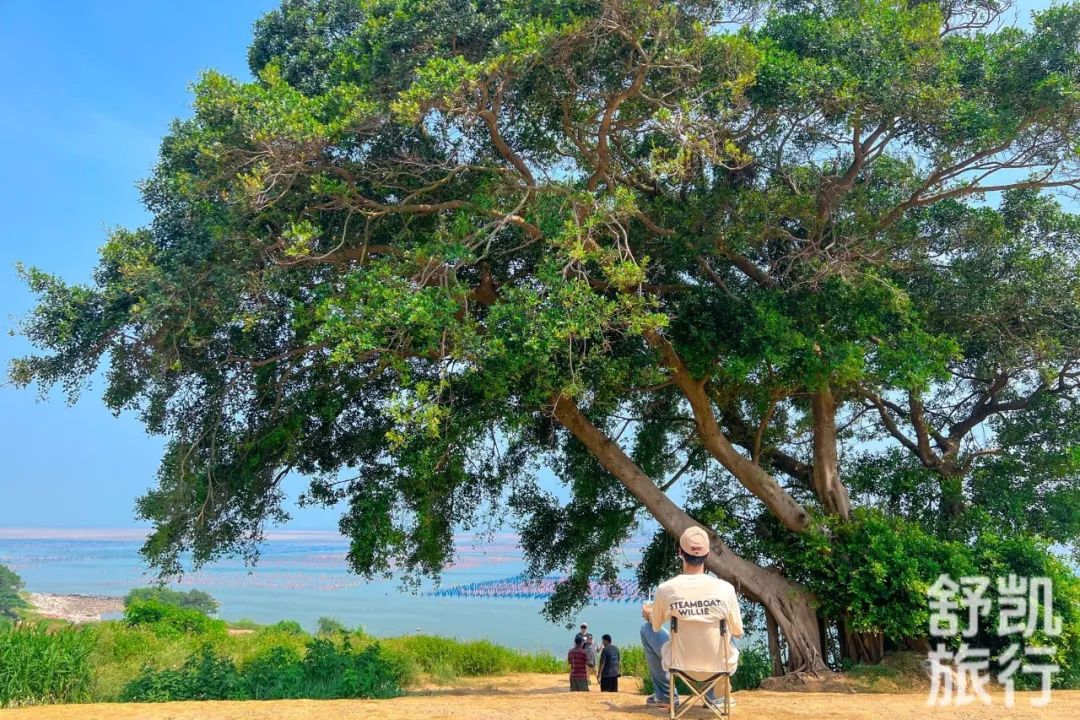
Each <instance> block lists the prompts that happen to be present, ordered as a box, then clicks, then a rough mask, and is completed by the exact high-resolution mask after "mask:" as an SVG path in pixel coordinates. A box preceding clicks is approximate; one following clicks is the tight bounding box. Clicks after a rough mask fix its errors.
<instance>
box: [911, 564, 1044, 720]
mask: <svg viewBox="0 0 1080 720" xmlns="http://www.w3.org/2000/svg"><path fill="white" fill-rule="evenodd" d="M994 586H995V588H996V590H997V592H996V594H994V597H990V595H989V594H988V592H987V591H988V590H989V589H990V587H991V580H990V578H987V577H962V578H960V581H959V582H957V581H955V580H954V579H953V578H952V577H950V576H948V575H941V576H939V577H938V579H937V581H936V582H935V583H934V584H933V585H932V586H931V587H930V589H929V591H928V592H927V595H928V597H929V600H930V636H931V637H933V638H936V639H937V640H938V642H937V643H936V644H935V645H934V646H933V648H932V649H931V650H930V654H929V664H930V695H929V697H928V698H927V704H928V705H931V706H941V705H953V704H956V705H966V704H968V703H973V702H975V701H976V700H978V701H979V702H982V703H984V704H991V703H992V702H993V699H992V698H991V696H990V693H989V692H988V690H987V688H988V686H989V685H990V684H991V682H995V683H996V684H997V685H998V686H999V687H1001V688H1003V689H1004V694H1005V705H1006V707H1012V705H1013V702H1014V699H1015V696H1014V691H1015V688H1016V684H1017V681H1018V679H1019V678H1021V677H1024V678H1030V681H1029V682H1028V683H1026V684H1028V685H1031V684H1032V683H1031V681H1035V682H1037V685H1038V687H1039V688H1040V689H1041V693H1040V695H1039V696H1038V697H1037V698H1033V699H1032V700H1031V704H1032V705H1033V706H1035V707H1042V706H1044V705H1046V704H1047V703H1049V702H1050V685H1051V682H1052V677H1053V675H1054V673H1056V672H1057V671H1058V670H1059V669H1060V668H1059V666H1058V665H1057V664H1056V663H1055V662H1054V661H1053V660H1054V655H1055V653H1056V651H1057V648H1056V647H1055V645H1054V644H1053V639H1054V638H1056V637H1059V636H1060V635H1061V631H1062V625H1061V618H1060V617H1057V616H1055V615H1054V602H1053V600H1054V586H1053V583H1052V582H1051V580H1050V578H1047V577H1031V578H1028V577H1018V576H1016V575H1008V576H1007V577H1002V578H998V579H997V581H996V583H994ZM995 600H996V602H995ZM984 623H986V624H987V625H989V626H990V627H986V625H984Z"/></svg>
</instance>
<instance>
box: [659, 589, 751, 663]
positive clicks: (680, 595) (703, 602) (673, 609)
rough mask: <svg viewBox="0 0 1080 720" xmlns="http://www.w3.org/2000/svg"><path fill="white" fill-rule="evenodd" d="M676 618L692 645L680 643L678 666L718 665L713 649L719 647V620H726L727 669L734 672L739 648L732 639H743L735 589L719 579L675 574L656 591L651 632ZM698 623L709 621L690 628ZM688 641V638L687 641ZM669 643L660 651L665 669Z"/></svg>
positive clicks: (680, 628)
mask: <svg viewBox="0 0 1080 720" xmlns="http://www.w3.org/2000/svg"><path fill="white" fill-rule="evenodd" d="M673 617H675V618H679V619H680V621H681V624H680V625H679V631H680V632H692V633H693V635H694V638H693V640H694V642H684V643H681V645H680V647H681V648H682V651H681V653H680V657H679V661H680V665H682V666H684V667H693V668H709V667H712V666H714V665H715V664H716V663H717V660H718V657H717V655H716V654H715V648H718V647H720V624H719V620H720V619H721V618H723V619H725V620H727V631H728V668H730V669H731V670H732V671H734V668H735V667H736V665H738V663H739V649H738V648H737V647H735V643H734V642H732V638H737V637H742V634H743V625H742V615H741V614H740V613H739V600H738V598H737V597H736V596H735V587H734V586H733V585H732V584H731V583H729V582H727V581H725V580H721V579H720V578H717V577H713V576H712V575H706V574H704V573H702V574H700V575H676V576H675V577H673V578H672V579H671V580H668V581H667V582H665V583H661V584H660V586H659V587H658V588H656V599H655V600H654V601H653V608H652V614H651V616H650V618H651V620H652V626H653V630H660V628H661V627H663V625H664V623H665V622H667V621H668V620H670V619H671V618H673ZM698 621H710V622H707V623H703V624H702V625H701V626H699V627H693V624H694V623H695V622H698ZM687 639H688V640H689V638H687ZM670 645H671V643H670V642H668V643H665V645H664V649H663V655H664V658H663V659H664V667H665V668H667V667H670V664H671V648H670Z"/></svg>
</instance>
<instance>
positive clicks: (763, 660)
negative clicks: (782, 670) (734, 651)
mask: <svg viewBox="0 0 1080 720" xmlns="http://www.w3.org/2000/svg"><path fill="white" fill-rule="evenodd" d="M771 675H772V658H771V657H770V656H769V648H767V647H765V646H764V645H762V644H761V643H756V644H754V645H751V646H750V647H748V648H744V649H743V650H742V651H741V652H740V653H739V669H738V671H737V672H736V673H735V674H734V675H732V676H731V689H732V690H755V689H757V688H759V687H761V681H762V680H764V679H765V678H767V677H770V676H771Z"/></svg>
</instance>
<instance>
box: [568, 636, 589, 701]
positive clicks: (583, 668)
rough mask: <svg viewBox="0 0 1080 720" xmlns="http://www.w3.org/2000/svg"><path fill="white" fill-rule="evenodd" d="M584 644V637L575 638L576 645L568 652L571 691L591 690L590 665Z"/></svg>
mask: <svg viewBox="0 0 1080 720" xmlns="http://www.w3.org/2000/svg"><path fill="white" fill-rule="evenodd" d="M584 645H585V641H584V640H583V639H582V638H579V637H578V638H574V647H572V648H570V652H568V653H567V654H566V662H568V663H570V691H571V692H589V666H588V658H587V657H586V655H585V648H584Z"/></svg>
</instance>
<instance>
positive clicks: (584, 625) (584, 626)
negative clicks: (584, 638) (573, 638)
mask: <svg viewBox="0 0 1080 720" xmlns="http://www.w3.org/2000/svg"><path fill="white" fill-rule="evenodd" d="M588 629H589V625H588V623H581V634H582V635H585V634H586V633H587V631H588Z"/></svg>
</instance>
